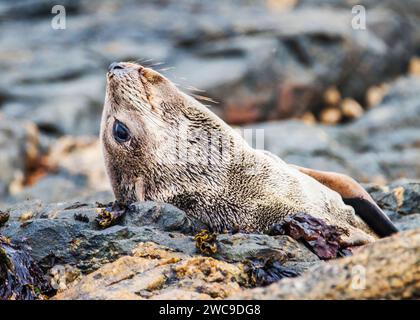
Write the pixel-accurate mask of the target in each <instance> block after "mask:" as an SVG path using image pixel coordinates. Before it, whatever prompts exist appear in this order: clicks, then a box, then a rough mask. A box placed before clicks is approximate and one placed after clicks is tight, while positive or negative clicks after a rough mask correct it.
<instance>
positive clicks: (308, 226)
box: [269, 213, 351, 260]
mask: <svg viewBox="0 0 420 320" xmlns="http://www.w3.org/2000/svg"><path fill="white" fill-rule="evenodd" d="M269 234H271V235H288V236H290V237H292V238H293V239H295V240H298V241H301V242H302V243H304V244H305V246H306V247H308V248H309V249H310V250H311V251H312V252H313V253H315V254H316V255H317V256H318V257H319V258H320V259H322V260H329V259H334V258H338V257H341V256H347V255H350V254H351V251H350V250H348V249H346V248H343V247H342V246H341V244H340V243H341V236H342V235H344V234H346V231H345V230H344V229H342V228H339V227H338V226H335V225H329V224H327V223H326V222H325V221H323V220H322V219H318V218H315V217H313V216H311V215H309V214H306V213H298V214H296V215H293V216H289V217H286V218H285V220H284V223H283V224H275V225H273V226H272V228H271V230H270V231H269Z"/></svg>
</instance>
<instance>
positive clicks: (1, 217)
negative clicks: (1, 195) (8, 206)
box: [0, 211, 10, 227]
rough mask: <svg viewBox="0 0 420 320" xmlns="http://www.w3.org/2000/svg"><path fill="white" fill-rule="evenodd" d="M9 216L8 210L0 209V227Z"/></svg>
mask: <svg viewBox="0 0 420 320" xmlns="http://www.w3.org/2000/svg"><path fill="white" fill-rule="evenodd" d="M9 218H10V213H9V211H0V227H1V226H3V225H4V224H5V223H6V222H7V221H9Z"/></svg>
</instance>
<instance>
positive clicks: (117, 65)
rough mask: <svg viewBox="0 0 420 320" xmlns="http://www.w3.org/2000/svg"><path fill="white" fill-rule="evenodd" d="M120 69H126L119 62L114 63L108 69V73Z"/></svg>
mask: <svg viewBox="0 0 420 320" xmlns="http://www.w3.org/2000/svg"><path fill="white" fill-rule="evenodd" d="M118 69H124V67H123V66H122V65H121V63H119V62H113V63H111V64H110V65H109V67H108V71H110V72H111V71H114V70H118Z"/></svg>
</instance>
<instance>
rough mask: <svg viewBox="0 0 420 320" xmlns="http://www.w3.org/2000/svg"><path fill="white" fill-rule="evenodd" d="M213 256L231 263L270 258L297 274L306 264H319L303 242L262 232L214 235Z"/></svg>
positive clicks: (303, 269) (305, 268)
mask: <svg viewBox="0 0 420 320" xmlns="http://www.w3.org/2000/svg"><path fill="white" fill-rule="evenodd" d="M217 248H218V250H217V254H216V257H218V258H219V259H220V258H221V259H223V260H226V261H231V262H244V261H246V260H253V259H258V258H268V257H272V258H274V259H276V260H277V261H280V262H281V264H282V265H283V266H284V267H285V268H288V269H289V270H293V271H294V272H296V273H298V274H300V273H302V272H303V271H305V270H307V269H308V268H309V267H311V266H314V265H316V264H318V263H321V262H320V260H319V259H318V257H317V256H316V255H315V254H313V253H312V252H311V251H309V250H308V249H307V248H306V247H305V246H304V245H303V244H301V243H299V242H297V241H295V240H293V239H292V238H290V237H288V236H275V237H272V236H268V235H263V234H242V233H238V234H234V235H226V234H223V235H219V236H218V237H217Z"/></svg>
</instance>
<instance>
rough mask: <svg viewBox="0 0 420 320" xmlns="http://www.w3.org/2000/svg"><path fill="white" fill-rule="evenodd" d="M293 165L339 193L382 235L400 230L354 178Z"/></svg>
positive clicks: (345, 201)
mask: <svg viewBox="0 0 420 320" xmlns="http://www.w3.org/2000/svg"><path fill="white" fill-rule="evenodd" d="M291 166H293V167H295V168H296V169H298V170H299V171H300V172H302V173H304V174H306V175H308V176H310V177H312V178H314V179H315V180H317V181H318V182H320V183H322V184H323V185H325V186H326V187H328V188H330V189H332V190H334V191H336V192H337V193H339V194H340V195H341V197H342V198H343V201H344V203H346V204H348V205H350V206H352V207H353V208H354V210H355V211H356V213H357V214H358V215H359V216H360V217H361V218H362V219H363V221H365V222H366V224H367V225H368V226H369V227H371V228H372V230H373V231H375V233H377V234H378V235H379V236H380V237H386V236H389V235H391V234H393V233H396V232H398V229H397V228H396V227H395V225H394V224H393V223H392V222H391V220H390V219H389V218H388V216H387V215H386V214H385V213H384V212H383V211H382V210H381V208H379V206H378V205H377V204H376V203H375V201H374V200H373V199H372V197H371V196H370V195H369V193H367V191H366V190H365V189H364V188H363V187H362V186H361V185H360V184H359V183H357V182H356V180H354V179H353V178H351V177H349V176H346V175H344V174H340V173H336V172H326V171H317V170H313V169H308V168H303V167H299V166H295V165H291Z"/></svg>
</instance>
